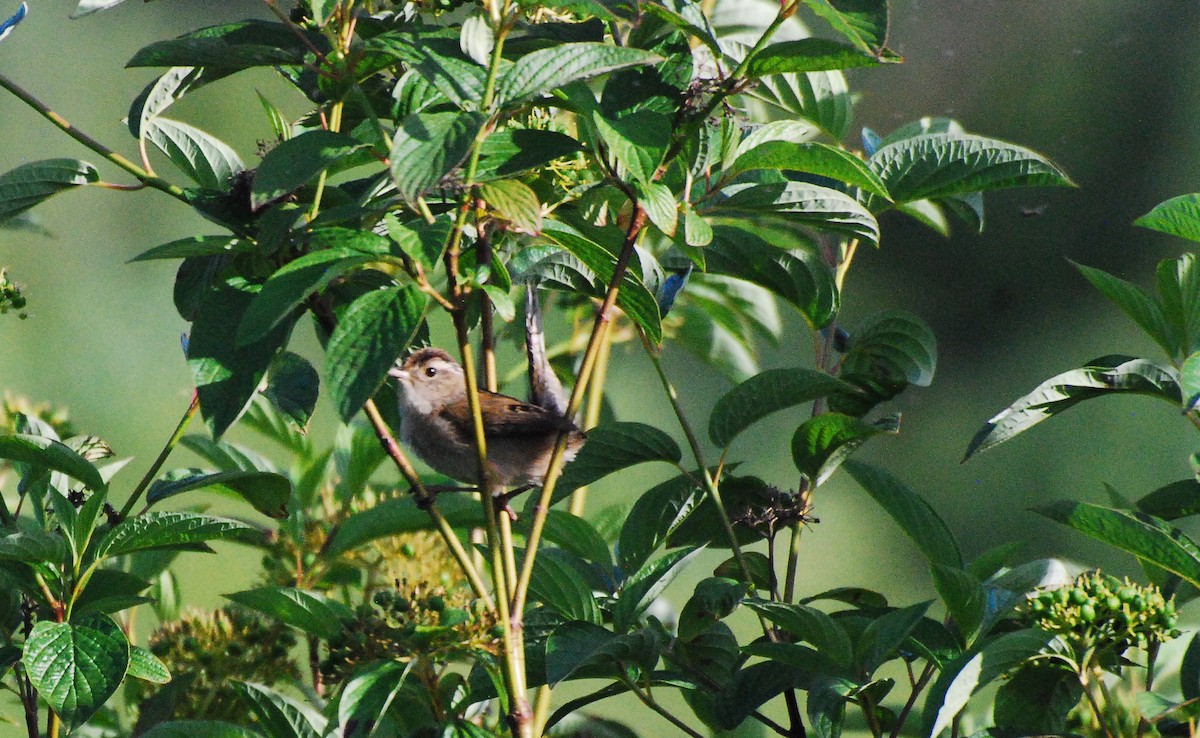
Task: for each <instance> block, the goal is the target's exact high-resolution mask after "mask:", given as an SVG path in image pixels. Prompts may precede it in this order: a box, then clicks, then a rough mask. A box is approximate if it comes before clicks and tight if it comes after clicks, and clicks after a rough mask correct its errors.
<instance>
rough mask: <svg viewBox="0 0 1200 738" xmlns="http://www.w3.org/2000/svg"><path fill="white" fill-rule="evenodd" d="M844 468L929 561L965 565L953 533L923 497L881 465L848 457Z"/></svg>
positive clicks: (953, 565) (956, 565) (958, 565)
mask: <svg viewBox="0 0 1200 738" xmlns="http://www.w3.org/2000/svg"><path fill="white" fill-rule="evenodd" d="M843 468H845V469H846V471H848V472H850V476H852V477H854V481H856V482H858V483H859V485H861V486H862V488H863V489H864V490H866V492H867V493H868V494H869V495H871V497H872V498H873V499H874V500H875V501H876V502H877V503H879V506H880V507H882V508H883V509H884V511H885V512H887V514H888V515H890V516H891V517H892V519H893V520H895V521H896V524H897V525H899V526H900V529H901V530H903V531H904V533H905V534H906V535H907V536H908V537H909V538H910V539H912V542H913V543H915V544H916V546H917V548H919V549H921V553H923V554H925V558H927V559H929V561H930V563H934V564H943V565H945V566H951V567H959V568H961V567H962V563H963V562H962V554H961V553H960V552H959V549H958V543H957V542H956V541H955V540H954V535H953V534H952V533H951V532H950V528H948V527H947V526H946V523H945V522H944V521H943V520H942V519H941V517H940V516H939V515H938V514H937V512H936V511H935V510H934V509H933V506H931V505H930V504H929V503H928V502H926V501H925V499H924V498H923V497H921V496H920V495H919V494H917V493H916V492H914V491H913V490H912V489H910V488H909V487H908V486H907V485H906V484H904V483H903V482H901V481H900V480H899V479H897V478H896V477H894V476H892V474H890V473H889V472H887V471H884V470H883V469H880V468H878V467H873V466H870V465H868V464H864V463H862V462H860V461H853V460H848V461H846V462H845V463H844V464H843Z"/></svg>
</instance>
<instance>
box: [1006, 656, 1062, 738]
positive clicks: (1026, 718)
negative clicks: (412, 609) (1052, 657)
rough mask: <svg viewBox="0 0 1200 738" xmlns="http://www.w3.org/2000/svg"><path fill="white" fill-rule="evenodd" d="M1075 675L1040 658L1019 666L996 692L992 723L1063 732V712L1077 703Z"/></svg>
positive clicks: (1027, 732)
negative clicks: (1038, 660) (993, 721)
mask: <svg viewBox="0 0 1200 738" xmlns="http://www.w3.org/2000/svg"><path fill="white" fill-rule="evenodd" d="M1082 696H1083V687H1082V685H1080V683H1079V676H1078V675H1077V674H1075V673H1074V672H1072V671H1071V670H1070V669H1068V668H1066V667H1065V666H1064V665H1062V664H1060V663H1056V662H1053V661H1044V662H1040V663H1035V664H1030V665H1028V666H1024V667H1022V668H1021V669H1020V670H1018V671H1017V672H1016V673H1015V674H1013V675H1012V676H1011V677H1009V678H1008V679H1007V680H1006V681H1005V682H1004V683H1003V684H1001V685H1000V689H999V690H998V691H997V692H996V704H995V707H994V708H993V719H994V720H995V721H996V725H997V726H999V727H1001V728H1004V729H1008V730H1014V731H1021V733H1022V734H1024V735H1061V734H1063V733H1065V732H1067V713H1068V712H1070V711H1071V709H1072V708H1073V707H1075V706H1076V705H1078V704H1079V698H1080V697H1082Z"/></svg>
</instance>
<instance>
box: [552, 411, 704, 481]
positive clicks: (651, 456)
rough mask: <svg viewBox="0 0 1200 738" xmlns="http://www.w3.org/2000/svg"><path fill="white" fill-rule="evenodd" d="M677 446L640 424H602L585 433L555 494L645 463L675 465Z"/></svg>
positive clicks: (677, 461)
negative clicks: (582, 442)
mask: <svg viewBox="0 0 1200 738" xmlns="http://www.w3.org/2000/svg"><path fill="white" fill-rule="evenodd" d="M682 458H683V452H682V451H680V449H679V444H677V443H675V441H674V439H672V438H671V437H670V436H668V435H667V434H666V433H664V432H662V431H661V430H659V429H658V428H655V427H654V426H650V425H646V424H644V423H631V422H626V423H605V424H604V425H599V426H596V427H595V428H593V429H591V430H589V431H588V440H587V443H586V444H584V446H583V448H582V449H580V450H579V453H578V454H577V455H576V456H575V460H574V461H572V462H571V463H570V464H568V465H567V467H566V470H565V471H564V472H563V475H562V476H561V477H560V478H559V480H558V486H557V487H556V488H555V493H556V496H557V493H561V494H563V495H566V494H568V493H570V492H573V491H574V490H576V489H578V488H580V487H583V486H585V485H588V484H591V483H592V482H594V481H596V480H597V479H602V478H603V477H606V476H608V475H609V474H612V473H613V472H615V471H619V470H621V469H625V468H628V467H630V466H634V465H635V464H641V463H644V462H647V461H665V462H667V463H668V464H678V463H679V462H680V460H681V459H682Z"/></svg>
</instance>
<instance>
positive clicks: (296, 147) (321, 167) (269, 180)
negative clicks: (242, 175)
mask: <svg viewBox="0 0 1200 738" xmlns="http://www.w3.org/2000/svg"><path fill="white" fill-rule="evenodd" d="M365 148H367V144H365V143H362V142H360V141H359V140H358V139H356V138H353V137H351V136H347V135H346V134H344V133H335V132H333V131H326V130H320V129H318V130H315V131H306V132H304V133H302V134H300V135H299V136H296V137H295V138H292V139H290V140H287V141H283V142H281V143H280V144H279V145H278V146H276V147H275V148H273V149H271V150H270V151H269V152H268V153H267V155H266V156H265V157H263V160H262V163H261V164H259V166H258V169H257V171H256V172H255V175H254V185H253V187H252V188H251V190H250V206H251V207H252V208H254V209H255V210H258V209H260V208H262V207H264V206H266V205H267V204H268V203H271V202H274V201H275V200H278V199H279V198H281V197H283V196H284V195H287V194H288V193H290V192H292V191H293V190H297V189H299V188H300V187H302V186H304V185H306V184H308V183H309V182H310V181H312V180H313V179H315V178H316V177H317V175H319V174H320V173H321V172H323V171H325V170H326V169H329V168H330V167H332V166H333V165H335V164H337V163H338V162H340V161H341V160H342V159H344V158H345V157H347V156H349V155H351V154H353V153H354V152H356V151H359V150H361V149H365Z"/></svg>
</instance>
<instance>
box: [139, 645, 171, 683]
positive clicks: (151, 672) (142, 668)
mask: <svg viewBox="0 0 1200 738" xmlns="http://www.w3.org/2000/svg"><path fill="white" fill-rule="evenodd" d="M128 674H129V676H131V677H136V678H138V679H141V680H142V681H144V682H150V683H151V684H166V683H167V682H169V681H171V671H170V670H169V669H167V665H166V664H164V663H163V662H161V661H159V660H158V657H157V656H155V655H154V654H153V653H150V650H149V649H146V648H142V647H141V646H131V647H130V648H129V672H128Z"/></svg>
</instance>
